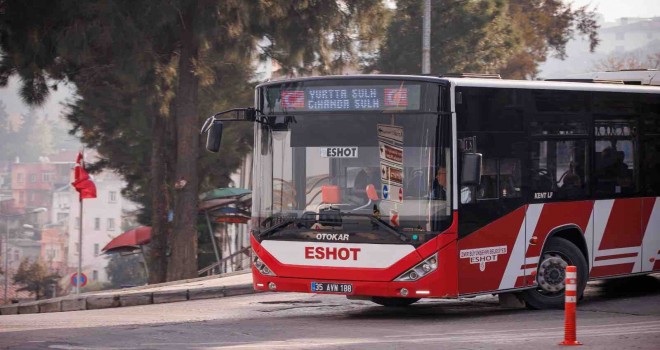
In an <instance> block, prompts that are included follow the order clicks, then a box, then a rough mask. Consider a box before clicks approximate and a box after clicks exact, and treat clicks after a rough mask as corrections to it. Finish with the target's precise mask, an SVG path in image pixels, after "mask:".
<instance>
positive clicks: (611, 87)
mask: <svg viewBox="0 0 660 350" xmlns="http://www.w3.org/2000/svg"><path fill="white" fill-rule="evenodd" d="M348 79H374V80H380V79H382V80H411V81H422V82H430V83H432V82H435V83H438V82H449V83H450V84H452V85H453V86H468V87H492V88H517V89H540V90H572V91H602V92H629V93H652V94H657V93H660V87H657V86H649V85H625V84H611V83H601V82H593V83H585V82H567V81H541V80H510V79H483V78H459V77H442V76H429V75H392V74H357V75H328V76H316V77H304V78H293V79H284V80H274V81H269V82H265V83H261V84H259V85H258V86H257V88H261V87H266V86H270V85H279V84H288V83H296V82H309V81H322V80H348Z"/></svg>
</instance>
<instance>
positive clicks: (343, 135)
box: [252, 112, 451, 244]
mask: <svg viewBox="0 0 660 350" xmlns="http://www.w3.org/2000/svg"><path fill="white" fill-rule="evenodd" d="M265 120H266V122H264V123H261V124H257V125H256V126H255V129H256V130H255V138H256V139H255V145H256V149H255V152H254V154H255V162H254V164H255V165H254V173H253V176H254V192H255V194H256V195H255V196H254V199H253V211H252V215H253V218H254V220H255V221H253V228H254V230H255V233H256V234H257V235H260V236H261V238H266V237H265V236H268V238H271V237H272V238H277V239H309V237H310V235H311V234H312V233H314V234H315V233H318V232H328V233H330V234H339V235H341V234H343V233H351V235H346V236H336V237H346V238H348V237H349V236H351V241H356V240H358V241H359V240H364V241H374V240H375V241H384V242H385V241H386V242H410V243H413V244H414V243H423V241H425V240H427V239H430V238H432V237H433V236H434V235H437V234H438V233H439V232H441V231H442V230H444V229H446V228H447V227H448V225H449V223H450V220H451V205H450V198H451V193H450V188H451V186H448V184H449V182H448V181H449V177H448V176H447V175H446V174H447V173H449V174H450V173H451V172H450V169H449V165H448V164H450V163H451V162H448V161H446V160H448V159H451V157H450V148H449V144H450V143H449V139H448V138H449V136H448V135H450V133H449V132H448V130H449V123H448V122H443V120H448V118H446V119H445V118H443V117H442V116H439V115H438V114H437V113H422V112H420V113H406V114H388V113H382V112H381V113H365V112H361V113H346V114H337V113H327V114H323V113H308V114H305V113H300V114H285V115H278V116H270V117H267V118H265ZM441 135H447V136H446V137H443V136H441ZM347 240H348V239H347Z"/></svg>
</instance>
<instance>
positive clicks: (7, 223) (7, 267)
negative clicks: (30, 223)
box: [0, 208, 48, 304]
mask: <svg viewBox="0 0 660 350" xmlns="http://www.w3.org/2000/svg"><path fill="white" fill-rule="evenodd" d="M47 210H48V209H46V208H36V209H33V210H31V211H29V212H26V213H22V214H9V215H2V216H0V217H1V218H3V219H5V228H6V231H5V245H4V247H3V250H4V252H3V255H4V257H5V261H4V265H3V266H4V268H3V272H4V274H5V289H4V298H3V303H4V304H7V289H8V288H9V266H8V264H9V218H15V217H21V216H26V215H30V214H36V213H43V212H45V211H47Z"/></svg>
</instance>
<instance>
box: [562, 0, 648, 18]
mask: <svg viewBox="0 0 660 350" xmlns="http://www.w3.org/2000/svg"><path fill="white" fill-rule="evenodd" d="M565 2H567V3H573V4H575V5H577V6H578V7H581V6H584V5H589V9H594V8H596V7H597V11H596V12H599V13H601V14H602V15H603V16H604V17H605V21H606V22H614V21H615V20H616V19H617V18H621V17H647V18H648V17H657V16H660V0H566V1H565Z"/></svg>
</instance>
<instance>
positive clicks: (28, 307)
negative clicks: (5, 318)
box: [18, 301, 39, 314]
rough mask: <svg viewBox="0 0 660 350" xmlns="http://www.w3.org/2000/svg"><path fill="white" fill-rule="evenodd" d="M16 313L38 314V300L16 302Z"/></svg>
mask: <svg viewBox="0 0 660 350" xmlns="http://www.w3.org/2000/svg"><path fill="white" fill-rule="evenodd" d="M18 313H19V314H38V313H39V302H38V301H31V302H29V303H23V304H18Z"/></svg>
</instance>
